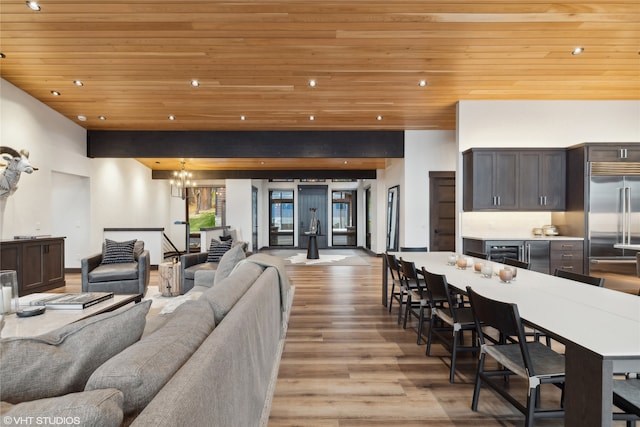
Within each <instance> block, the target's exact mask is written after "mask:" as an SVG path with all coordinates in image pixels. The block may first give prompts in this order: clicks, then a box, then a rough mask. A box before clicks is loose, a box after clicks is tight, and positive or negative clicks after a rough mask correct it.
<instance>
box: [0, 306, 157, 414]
mask: <svg viewBox="0 0 640 427" xmlns="http://www.w3.org/2000/svg"><path fill="white" fill-rule="evenodd" d="M150 306H151V300H149V301H144V302H141V303H138V304H135V305H133V306H131V307H127V308H126V309H124V310H118V311H112V312H109V313H103V314H98V315H96V316H92V317H89V318H87V319H84V320H80V321H78V322H75V323H71V324H69V325H66V326H63V327H62V328H60V329H57V330H55V331H52V332H49V333H47V334H43V335H39V336H36V337H14V338H3V339H2V340H0V384H1V385H2V386H1V387H0V400H3V401H6V402H10V403H19V402H25V401H29V400H36V399H42V398H46V397H54V396H61V395H64V394H67V393H73V392H78V391H82V390H83V389H84V386H85V384H86V383H87V380H88V379H89V377H90V376H91V374H92V373H93V371H95V370H96V368H98V366H100V365H102V364H103V363H104V362H105V361H107V360H109V359H110V358H112V357H113V356H115V355H116V354H118V353H120V352H121V351H122V350H124V349H125V348H127V347H129V346H130V345H131V344H133V343H135V342H136V341H138V340H139V339H140V336H141V335H142V331H143V330H144V326H145V322H146V315H147V313H148V312H149V307H150Z"/></svg>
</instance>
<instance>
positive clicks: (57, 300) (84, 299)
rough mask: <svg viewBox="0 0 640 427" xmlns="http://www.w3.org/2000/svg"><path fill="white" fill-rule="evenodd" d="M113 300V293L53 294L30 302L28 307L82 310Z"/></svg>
mask: <svg viewBox="0 0 640 427" xmlns="http://www.w3.org/2000/svg"><path fill="white" fill-rule="evenodd" d="M109 298H113V292H83V293H80V294H55V295H51V296H47V297H45V298H40V299H37V300H34V301H31V302H30V303H29V305H39V306H45V307H47V308H49V309H52V310H56V309H61V310H64V309H66V310H82V309H83V308H87V307H89V306H92V305H94V304H98V303H99V302H102V301H105V300H108V299H109Z"/></svg>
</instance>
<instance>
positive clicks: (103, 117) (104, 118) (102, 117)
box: [98, 116, 107, 120]
mask: <svg viewBox="0 0 640 427" xmlns="http://www.w3.org/2000/svg"><path fill="white" fill-rule="evenodd" d="M98 118H99V119H100V120H107V118H106V117H105V116H98Z"/></svg>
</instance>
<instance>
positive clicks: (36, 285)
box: [0, 237, 65, 296]
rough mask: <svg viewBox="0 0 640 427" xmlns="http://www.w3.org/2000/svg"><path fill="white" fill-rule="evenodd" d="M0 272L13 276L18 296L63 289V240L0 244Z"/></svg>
mask: <svg viewBox="0 0 640 427" xmlns="http://www.w3.org/2000/svg"><path fill="white" fill-rule="evenodd" d="M0 268H2V270H15V271H16V272H17V275H18V292H19V295H20V296H23V295H28V294H32V293H34V292H44V291H47V290H50V289H54V288H59V287H62V286H65V277H64V237H42V238H29V239H16V240H5V241H2V242H0Z"/></svg>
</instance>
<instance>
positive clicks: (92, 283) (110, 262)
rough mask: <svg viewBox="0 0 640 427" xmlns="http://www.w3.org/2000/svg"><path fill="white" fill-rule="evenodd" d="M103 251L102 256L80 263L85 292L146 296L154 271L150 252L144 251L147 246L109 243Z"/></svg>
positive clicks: (98, 255)
mask: <svg viewBox="0 0 640 427" xmlns="http://www.w3.org/2000/svg"><path fill="white" fill-rule="evenodd" d="M132 243H133V244H132ZM102 247H103V249H102V252H101V253H98V254H95V255H91V256H89V257H87V258H83V259H82V260H81V275H82V292H113V293H115V294H142V295H144V293H145V292H146V290H147V287H148V286H149V278H150V270H151V260H150V256H149V251H148V250H146V249H144V242H143V241H142V240H137V241H133V240H132V241H129V242H113V241H110V240H107V241H105V243H103V245H102ZM129 248H131V250H132V253H130V252H129Z"/></svg>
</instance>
